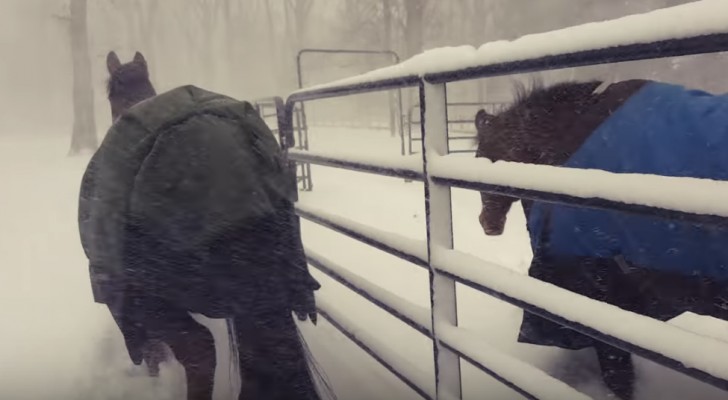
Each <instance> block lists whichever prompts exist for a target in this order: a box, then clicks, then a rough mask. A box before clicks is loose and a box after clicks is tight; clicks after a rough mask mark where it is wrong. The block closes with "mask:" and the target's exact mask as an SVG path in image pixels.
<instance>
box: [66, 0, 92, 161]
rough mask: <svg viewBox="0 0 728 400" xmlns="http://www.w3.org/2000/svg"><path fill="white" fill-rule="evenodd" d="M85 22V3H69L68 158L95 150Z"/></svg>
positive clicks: (75, 0) (89, 65) (72, 0)
mask: <svg viewBox="0 0 728 400" xmlns="http://www.w3.org/2000/svg"><path fill="white" fill-rule="evenodd" d="M86 18H87V14H86V0H71V22H70V23H71V57H72V60H73V131H72V134H71V149H70V154H77V153H79V152H81V151H83V150H96V147H97V146H98V142H97V138H96V122H95V120H94V92H93V86H92V79H91V60H90V58H89V54H88V37H87V24H86Z"/></svg>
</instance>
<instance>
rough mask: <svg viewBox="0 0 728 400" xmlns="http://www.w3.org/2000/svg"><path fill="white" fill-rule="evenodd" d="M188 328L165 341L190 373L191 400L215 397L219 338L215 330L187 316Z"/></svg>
mask: <svg viewBox="0 0 728 400" xmlns="http://www.w3.org/2000/svg"><path fill="white" fill-rule="evenodd" d="M187 317H188V318H189V321H185V324H184V327H182V329H180V330H179V331H177V332H174V333H172V334H171V335H167V338H166V340H165V342H166V343H167V344H168V345H169V347H170V348H171V349H172V351H173V352H174V355H175V357H176V358H177V361H179V362H180V364H182V366H183V367H184V369H185V374H186V376H187V400H211V399H212V390H213V386H214V382H215V364H216V360H215V341H214V338H213V336H212V333H211V332H210V331H209V330H208V329H207V328H206V327H204V326H203V325H201V324H199V323H198V322H197V321H195V320H194V319H192V317H190V316H189V314H188V315H187Z"/></svg>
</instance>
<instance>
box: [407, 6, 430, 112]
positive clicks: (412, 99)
mask: <svg viewBox="0 0 728 400" xmlns="http://www.w3.org/2000/svg"><path fill="white" fill-rule="evenodd" d="M424 3H425V2H424V1H423V0H405V1H404V7H405V14H406V16H405V18H406V19H405V26H404V40H405V43H404V45H405V52H406V54H405V57H404V58H405V59H407V58H410V57H412V56H414V55H417V54H419V53H421V52H422V49H423V37H422V34H423V30H422V18H423V15H424V11H425V6H424ZM407 93H409V95H408V96H406V97H405V99H406V101H405V105H406V107H407V109H409V108H410V107H411V106H412V105H414V104H416V103H418V100H417V97H416V96H415V93H414V91H412V90H408V91H407Z"/></svg>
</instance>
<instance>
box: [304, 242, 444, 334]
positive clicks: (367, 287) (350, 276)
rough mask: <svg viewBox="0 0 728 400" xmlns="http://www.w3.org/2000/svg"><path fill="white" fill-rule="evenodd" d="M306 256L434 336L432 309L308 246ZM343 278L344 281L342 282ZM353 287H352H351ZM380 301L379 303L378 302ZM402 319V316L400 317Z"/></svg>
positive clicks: (310, 260) (328, 272)
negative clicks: (378, 283) (382, 285)
mask: <svg viewBox="0 0 728 400" xmlns="http://www.w3.org/2000/svg"><path fill="white" fill-rule="evenodd" d="M305 251H306V257H307V258H308V259H309V262H310V263H311V265H313V266H314V267H315V268H316V269H318V270H319V271H321V272H323V273H324V274H326V275H328V276H330V277H331V278H333V279H334V280H336V281H338V282H339V283H342V284H344V285H345V286H354V287H355V288H357V289H359V290H360V291H363V292H364V293H365V296H364V297H366V298H367V300H369V301H373V300H374V301H373V302H374V303H375V304H376V305H377V306H379V307H382V308H383V309H384V310H385V311H387V312H388V313H390V314H395V315H396V316H398V317H403V318H404V319H406V321H405V322H406V323H407V324H410V325H412V324H414V325H417V327H416V329H417V330H419V331H423V330H424V331H425V332H427V335H428V336H432V329H431V320H430V310H429V309H427V308H424V307H421V306H418V305H416V304H414V303H412V302H410V301H408V300H405V299H403V298H402V297H399V296H397V295H396V294H394V293H392V292H390V291H389V290H387V289H384V288H383V287H381V286H379V285H377V284H375V283H373V282H372V281H370V280H368V279H366V278H364V277H362V276H360V275H357V274H355V273H353V272H351V271H349V270H347V269H346V268H344V267H342V266H340V265H338V264H336V263H335V262H333V261H331V260H329V259H328V258H326V257H324V256H323V255H321V254H320V253H318V252H316V251H314V250H312V249H311V248H309V247H306V249H305ZM342 280H343V281H344V282H342ZM350 288H351V287H350ZM378 303H379V304H378ZM400 319H402V318H400ZM425 332H422V333H425Z"/></svg>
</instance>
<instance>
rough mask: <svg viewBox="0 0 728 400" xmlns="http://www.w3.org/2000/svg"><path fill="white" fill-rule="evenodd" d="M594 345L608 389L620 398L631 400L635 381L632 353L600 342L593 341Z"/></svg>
mask: <svg viewBox="0 0 728 400" xmlns="http://www.w3.org/2000/svg"><path fill="white" fill-rule="evenodd" d="M594 347H595V350H596V352H597V358H598V359H599V366H600V367H601V369H602V378H603V379H604V383H605V384H606V385H607V387H608V388H609V390H611V391H612V392H613V393H614V394H615V395H617V397H619V398H620V399H622V400H632V398H633V393H634V381H635V373H634V366H633V365H632V355H631V354H630V353H629V352H626V351H624V350H620V349H618V348H616V347H613V346H610V345H608V344H606V343H602V342H597V343H595V346H594Z"/></svg>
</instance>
